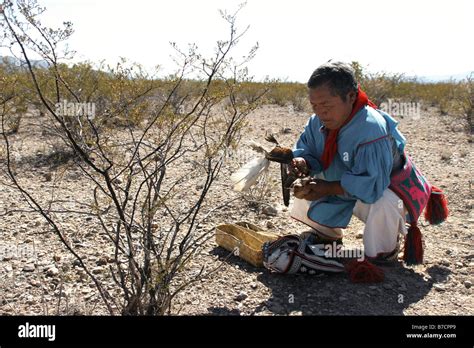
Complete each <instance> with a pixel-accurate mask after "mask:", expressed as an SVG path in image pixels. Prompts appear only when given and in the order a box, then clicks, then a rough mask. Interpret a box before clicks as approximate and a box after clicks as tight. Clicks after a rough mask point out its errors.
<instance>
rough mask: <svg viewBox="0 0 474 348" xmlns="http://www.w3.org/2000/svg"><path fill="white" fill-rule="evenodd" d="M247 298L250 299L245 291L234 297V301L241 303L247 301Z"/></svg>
mask: <svg viewBox="0 0 474 348" xmlns="http://www.w3.org/2000/svg"><path fill="white" fill-rule="evenodd" d="M247 297H248V295H247V293H245V292H244V291H241V292H240V293H239V294H238V295H237V296H235V297H234V300H235V301H239V302H240V301H243V300H245V299H246V298H247Z"/></svg>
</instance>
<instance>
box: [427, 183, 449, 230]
mask: <svg viewBox="0 0 474 348" xmlns="http://www.w3.org/2000/svg"><path fill="white" fill-rule="evenodd" d="M448 214H449V210H448V200H447V199H446V196H445V195H444V194H443V191H441V190H440V189H439V188H437V187H436V186H433V187H432V188H431V195H430V198H429V199H428V204H427V205H426V209H425V219H426V220H428V221H429V223H430V224H431V225H438V224H440V223H442V222H443V221H445V220H446V218H447V217H448Z"/></svg>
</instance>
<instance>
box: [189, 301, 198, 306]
mask: <svg viewBox="0 0 474 348" xmlns="http://www.w3.org/2000/svg"><path fill="white" fill-rule="evenodd" d="M191 304H193V305H195V306H197V305H198V304H199V300H194V301H193V302H191Z"/></svg>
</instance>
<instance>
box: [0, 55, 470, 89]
mask: <svg viewBox="0 0 474 348" xmlns="http://www.w3.org/2000/svg"><path fill="white" fill-rule="evenodd" d="M5 58H13V59H18V58H15V57H13V56H2V55H0V60H2V61H3V59H5ZM32 61H33V62H35V63H36V64H37V63H38V62H40V63H41V62H44V64H40V65H41V66H42V67H44V66H45V64H47V62H46V61H45V60H36V59H32ZM78 63H90V64H92V65H93V64H96V63H95V62H90V61H72V62H70V64H71V65H73V64H78ZM135 63H139V62H135ZM359 63H361V62H359ZM16 64H17V65H18V63H16ZM361 64H363V63H361ZM391 73H393V74H403V75H404V77H405V78H406V79H413V78H416V79H417V80H419V81H420V82H422V83H437V82H449V81H450V80H454V81H461V80H464V79H465V78H466V77H467V76H469V75H470V74H474V70H473V71H467V72H464V73H457V74H450V75H433V76H417V75H414V76H413V75H411V76H409V75H405V73H403V72H391ZM269 78H270V79H271V78H272V77H271V76H270V77H269ZM279 81H280V82H287V83H302V84H305V83H306V81H290V80H279ZM253 82H257V83H263V82H264V80H257V79H255V80H254V81H253Z"/></svg>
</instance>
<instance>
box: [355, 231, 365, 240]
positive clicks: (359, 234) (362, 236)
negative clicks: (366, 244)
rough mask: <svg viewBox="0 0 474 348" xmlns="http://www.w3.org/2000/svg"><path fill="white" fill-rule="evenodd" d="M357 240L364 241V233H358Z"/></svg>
mask: <svg viewBox="0 0 474 348" xmlns="http://www.w3.org/2000/svg"><path fill="white" fill-rule="evenodd" d="M356 238H357V239H362V238H364V231H359V232H357V234H356Z"/></svg>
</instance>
